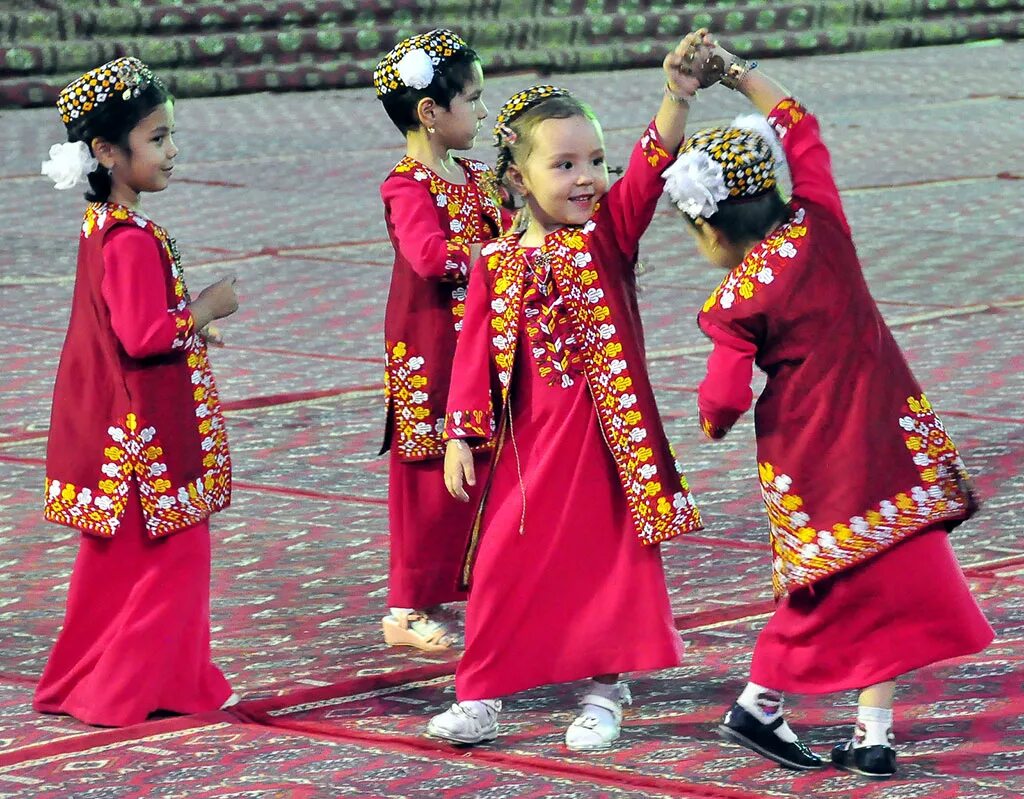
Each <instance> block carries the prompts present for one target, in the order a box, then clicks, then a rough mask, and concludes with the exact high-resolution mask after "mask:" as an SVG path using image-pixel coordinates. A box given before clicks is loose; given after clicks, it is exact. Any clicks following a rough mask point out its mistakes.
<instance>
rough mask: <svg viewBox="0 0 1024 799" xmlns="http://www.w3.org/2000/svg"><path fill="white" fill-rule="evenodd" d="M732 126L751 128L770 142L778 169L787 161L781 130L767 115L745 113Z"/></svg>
mask: <svg viewBox="0 0 1024 799" xmlns="http://www.w3.org/2000/svg"><path fill="white" fill-rule="evenodd" d="M731 127H734V128H739V129H740V130H749V131H751V132H752V133H756V134H757V135H758V136H760V137H761V138H762V139H764V140H765V141H766V142H768V145H769V146H770V147H771V148H772V157H773V158H774V159H775V168H776V169H778V168H779V167H780V166H782V165H783V164H785V163H786V151H785V150H783V149H782V141H781V140H780V139H779V132H778V131H777V130H776V129H775V128H774V127H773V126H772V123H771V122H769V121H768V119H767V118H766V117H763V116H761V115H760V114H745V115H743V116H738V117H736V119H734V120H733V121H732V125H731Z"/></svg>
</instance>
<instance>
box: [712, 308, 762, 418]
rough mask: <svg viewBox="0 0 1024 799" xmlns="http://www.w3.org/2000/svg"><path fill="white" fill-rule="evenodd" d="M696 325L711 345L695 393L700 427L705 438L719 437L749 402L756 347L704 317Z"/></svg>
mask: <svg viewBox="0 0 1024 799" xmlns="http://www.w3.org/2000/svg"><path fill="white" fill-rule="evenodd" d="M699 324H700V328H701V330H703V331H704V332H705V333H706V334H707V336H708V338H710V339H711V341H712V343H713V344H714V349H712V351H711V355H710V356H709V357H708V371H707V375H706V376H705V378H704V381H703V382H702V383H701V384H700V388H699V390H698V392H697V409H698V411H699V412H700V426H701V429H702V430H703V431H704V434H705V435H706V436H707V437H708V438H722V437H724V436H725V434H726V433H728V432H729V430H730V429H732V426H733V425H734V424H736V421H737V420H738V419H739V418H740V417H741V416H742V415H743V414H744V413H746V412H747V410H748V409H749V408H750V404H751V403H752V402H753V399H754V393H753V391H751V388H750V381H751V378H752V377H753V374H754V356H755V355H756V353H757V346H756V345H755V344H754V343H753V342H750V341H745V340H744V339H741V338H739V337H738V336H735V335H733V334H732V333H727V332H725V331H724V330H722V329H721V328H720V327H717V326H715V325H714V324H712V323H711V322H709V321H707V320H706V319H705V318H704V317H701V318H700V320H699Z"/></svg>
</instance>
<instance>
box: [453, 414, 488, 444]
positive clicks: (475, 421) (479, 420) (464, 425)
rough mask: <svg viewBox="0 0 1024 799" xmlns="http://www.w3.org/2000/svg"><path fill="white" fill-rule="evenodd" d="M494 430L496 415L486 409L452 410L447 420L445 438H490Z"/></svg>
mask: <svg viewBox="0 0 1024 799" xmlns="http://www.w3.org/2000/svg"><path fill="white" fill-rule="evenodd" d="M494 432H495V427H494V417H493V416H492V415H491V414H490V413H489V412H485V411H452V412H451V413H449V414H448V416H447V419H446V422H445V438H484V439H490V438H492V437H493V436H494Z"/></svg>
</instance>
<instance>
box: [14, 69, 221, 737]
mask: <svg viewBox="0 0 1024 799" xmlns="http://www.w3.org/2000/svg"><path fill="white" fill-rule="evenodd" d="M57 107H58V109H59V110H60V112H61V117H62V119H63V121H64V124H65V126H66V127H67V133H68V142H67V143H65V144H58V145H54V147H53V148H51V150H50V159H51V160H50V161H48V162H47V163H45V164H43V172H44V173H45V174H48V175H49V176H50V177H51V178H53V179H54V181H55V182H56V184H57V188H61V189H66V188H71V187H72V186H74V185H76V184H78V183H80V182H81V183H85V182H86V181H87V182H88V183H89V184H90V186H91V191H89V192H88V193H87V194H86V199H88V200H89V201H90V203H91V204H90V205H89V206H88V208H87V209H86V212H85V220H84V223H83V225H82V233H81V237H80V239H79V246H78V274H77V277H76V280H75V289H74V296H73V298H72V304H71V319H70V321H69V323H68V333H67V338H66V339H65V342H64V349H63V351H62V353H61V359H60V366H59V367H58V369H57V380H56V385H55V386H54V393H53V410H52V416H51V421H50V436H49V443H48V446H47V456H46V507H45V516H46V518H47V519H49V520H50V521H52V522H56V523H58V524H63V525H67V526H69V527H73V528H76V529H78V530H80V531H81V532H82V533H84V535H82V537H81V542H80V547H79V552H78V558H77V560H76V561H75V566H74V571H73V572H72V574H71V585H70V588H69V590H68V602H67V612H66V615H65V619H64V628H63V630H62V631H61V633H60V635H59V637H58V639H57V642H56V644H55V646H54V648H53V651H52V653H51V654H50V658H49V660H48V662H47V664H46V668H45V670H44V671H43V675H42V678H41V679H40V681H39V685H38V687H37V688H36V693H35V701H34V707H35V708H36V710H39V711H43V712H46V713H68V714H70V715H72V716H75V717H76V718H78V719H80V720H81V721H84V722H86V723H89V724H97V725H104V726H123V725H129V724H135V723H138V722H141V721H144V720H145V719H146V717H147V716H148V715H149V714H150V713H152V712H153V711H156V710H163V711H170V712H176V713H195V712H199V711H204V710H215V709H217V708H219V707H222V706H223V705H225V704H226V703H228V702H230V701H236V700H237V698H236V697H234V696H233V694H232V693H231V688H230V686H229V685H228V682H227V680H225V679H224V675H223V674H221V672H220V669H218V668H217V667H216V666H215V665H214V664H213V662H212V661H211V659H210V531H209V523H208V517H209V516H210V514H211V513H213V512H215V511H218V510H220V509H222V508H224V507H226V506H227V505H228V502H229V501H230V497H231V459H230V457H229V455H228V444H227V435H226V431H225V428H224V419H223V417H222V416H221V411H220V403H219V401H218V399H217V387H216V385H215V384H214V381H213V373H212V372H211V371H210V363H209V361H208V359H207V355H206V344H205V342H204V333H203V331H204V328H205V327H206V326H207V325H208V324H209V323H210V322H211V321H212V320H214V319H219V318H221V317H225V316H228V315H230V314H232V313H234V311H235V310H236V309H237V307H238V302H237V299H236V297H235V291H234V287H233V284H234V278H233V277H230V278H225V279H223V280H221V281H219V282H217V283H215V284H214V285H212V286H210V287H208V288H206V289H204V290H203V292H202V293H201V294H200V295H199V296H198V297H196V298H195V299H194V300H193V299H191V298H190V297H189V294H188V290H187V289H186V288H185V282H184V277H183V275H182V270H181V265H180V262H179V259H178V252H177V248H176V247H175V245H174V240H173V239H171V238H170V237H169V236H168V234H167V231H166V230H164V229H163V228H161V227H160V226H159V225H157V224H156V223H154V222H153V221H152V220H150V219H149V217H148V216H146V215H145V213H144V212H143V211H142V208H141V194H142V192H150V191H163V190H164V189H165V188H167V184H168V182H169V180H170V177H171V171H172V169H173V167H174V158H175V156H176V155H177V153H178V149H177V147H175V145H174V142H173V139H172V135H173V133H174V105H173V102H172V100H171V98H170V96H169V94H168V92H167V89H166V88H165V86H164V84H163V83H162V82H161V81H160V80H159V79H158V78H157V77H155V76H154V75H153V73H152V72H151V71H150V70H149V68H148V67H146V66H145V65H144V64H143V63H142V62H140V61H139V60H138V59H135V58H119V59H117V60H115V61H111V62H110V63H108V64H105V65H103V66H101V67H98V68H96V69H94V70H92V71H90V72H88V73H86V74H85V75H84V76H82V77H81V78H79V79H78V80H77V81H75V82H74V83H72V84H71V85H69V86H68V87H67V88H66V89H64V91H62V92H61V94H60V97H59V99H58V101H57Z"/></svg>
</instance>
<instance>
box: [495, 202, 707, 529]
mask: <svg viewBox="0 0 1024 799" xmlns="http://www.w3.org/2000/svg"><path fill="white" fill-rule="evenodd" d="M595 229H596V223H595V222H594V221H593V220H591V221H589V222H587V224H586V225H584V226H583V227H582V228H580V229H576V228H562V229H560V230H558V231H556V232H555V233H552V234H550V235H549V236H548V238H547V239H546V240H545V243H544V247H543V248H542V251H541V253H540V255H541V256H546V257H547V258H549V260H550V268H551V275H552V276H553V277H554V280H555V285H556V287H557V289H558V291H559V293H560V295H561V297H562V299H563V302H564V303H565V307H566V309H567V311H568V314H567V318H568V319H569V320H570V322H571V323H572V325H573V330H574V331H575V334H576V337H577V338H578V339H579V342H580V344H579V347H580V351H581V352H582V353H584V355H585V357H583V358H582V363H583V365H584V375H585V376H586V379H587V383H588V385H589V388H590V392H591V396H592V397H593V399H594V405H595V406H596V408H597V412H598V418H599V420H600V422H601V431H602V434H603V435H604V438H605V442H606V444H607V446H608V449H609V451H610V452H611V454H612V457H613V459H614V460H615V465H616V468H617V470H618V472H619V480H620V481H621V483H622V486H623V488H624V489H625V493H626V501H627V504H628V505H629V508H630V512H631V514H632V516H633V520H634V524H635V526H636V529H637V535H638V537H639V538H640V540H641V541H642V542H643V543H645V544H654V543H657V542H658V541H663V540H665V539H668V538H671V537H673V536H675V535H678V534H679V533H681V532H685V531H687V530H693V529H699V528H700V526H701V523H700V514H699V512H698V510H697V508H696V504H695V503H694V501H693V498H692V497H691V496H690V494H689V486H688V484H687V482H686V478H685V476H683V474H682V469H681V468H680V467H679V464H678V463H675V464H674V467H675V468H674V472H675V473H674V474H669V475H661V474H659V470H658V466H657V464H656V463H655V460H656V459H655V453H654V449H653V448H652V447H651V442H650V441H649V436H648V432H647V427H646V420H645V418H644V415H643V414H642V413H641V411H640V410H639V408H638V407H637V406H638V398H637V395H636V394H635V393H634V387H633V378H632V369H631V367H630V365H629V364H628V363H627V362H626V360H625V358H624V357H623V349H624V348H623V345H622V341H621V338H620V334H619V332H618V330H617V328H616V327H615V323H614V320H613V319H612V312H611V309H610V308H609V307H608V305H607V302H606V299H605V292H604V290H603V288H602V287H601V281H600V276H599V274H598V272H597V270H596V269H595V268H593V264H592V263H591V255H590V252H589V242H590V238H591V235H592V234H593V231H594V230H595ZM483 254H484V255H485V256H486V257H487V262H486V263H487V269H488V272H489V273H490V276H491V286H492V293H493V295H494V298H493V299H492V301H491V319H490V324H491V329H492V332H493V334H494V335H493V338H492V339H491V344H492V355H493V358H494V361H495V364H496V365H497V368H498V379H499V381H500V382H501V386H502V404H503V406H504V405H505V404H506V403H507V401H508V390H509V383H510V381H511V374H512V364H513V363H514V362H515V354H516V344H517V336H518V325H519V322H518V320H519V318H520V314H521V312H522V311H523V295H522V291H523V288H522V287H523V284H524V277H525V271H526V268H527V263H526V255H525V253H524V251H523V250H522V249H521V248H519V247H518V243H517V240H516V238H515V237H514V236H507V237H504V238H501V239H499V240H497V241H495V242H492V243H491V244H488V245H487V246H486V247H485V248H484V250H483Z"/></svg>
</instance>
